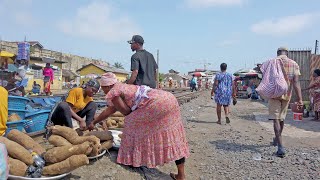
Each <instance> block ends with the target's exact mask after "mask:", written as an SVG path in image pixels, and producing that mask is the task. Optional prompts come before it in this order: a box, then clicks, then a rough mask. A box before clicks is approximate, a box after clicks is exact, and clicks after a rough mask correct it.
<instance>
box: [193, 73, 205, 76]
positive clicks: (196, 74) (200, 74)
mask: <svg viewBox="0 0 320 180" xmlns="http://www.w3.org/2000/svg"><path fill="white" fill-rule="evenodd" d="M193 75H194V76H196V77H200V76H207V75H206V74H205V73H203V72H194V73H193Z"/></svg>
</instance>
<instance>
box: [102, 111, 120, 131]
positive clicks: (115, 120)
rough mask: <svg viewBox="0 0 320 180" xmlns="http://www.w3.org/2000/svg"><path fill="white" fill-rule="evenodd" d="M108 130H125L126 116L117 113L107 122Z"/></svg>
mask: <svg viewBox="0 0 320 180" xmlns="http://www.w3.org/2000/svg"><path fill="white" fill-rule="evenodd" d="M106 124H107V126H108V128H111V129H112V128H124V115H123V114H121V113H120V112H118V111H117V112H115V113H114V114H112V115H111V116H110V117H109V118H108V119H107V120H106Z"/></svg>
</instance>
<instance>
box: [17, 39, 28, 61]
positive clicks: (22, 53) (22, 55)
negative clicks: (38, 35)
mask: <svg viewBox="0 0 320 180" xmlns="http://www.w3.org/2000/svg"><path fill="white" fill-rule="evenodd" d="M29 59H30V44H29V43H28V42H19V43H18V56H17V60H27V61H28V60H29Z"/></svg>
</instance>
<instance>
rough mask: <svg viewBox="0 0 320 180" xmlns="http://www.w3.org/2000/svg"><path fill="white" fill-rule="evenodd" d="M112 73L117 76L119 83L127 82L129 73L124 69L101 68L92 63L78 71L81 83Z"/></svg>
mask: <svg viewBox="0 0 320 180" xmlns="http://www.w3.org/2000/svg"><path fill="white" fill-rule="evenodd" d="M107 72H112V73H114V74H115V75H116V77H117V79H118V81H120V82H124V81H126V80H127V77H128V75H129V73H128V72H127V71H125V70H124V69H117V68H114V67H107V66H101V65H97V64H93V63H90V64H88V65H85V66H83V67H82V68H80V69H78V70H77V73H78V74H79V75H80V77H81V80H80V83H81V84H82V83H83V82H87V81H88V80H89V79H91V78H92V77H95V76H96V77H99V76H101V75H102V74H104V73H107Z"/></svg>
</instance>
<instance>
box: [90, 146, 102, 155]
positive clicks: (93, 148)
mask: <svg viewBox="0 0 320 180" xmlns="http://www.w3.org/2000/svg"><path fill="white" fill-rule="evenodd" d="M100 147H101V145H97V144H94V145H93V147H92V151H91V153H90V154H89V156H90V157H94V156H97V155H99V153H100V152H99V151H100Z"/></svg>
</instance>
